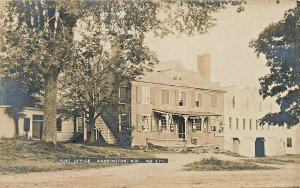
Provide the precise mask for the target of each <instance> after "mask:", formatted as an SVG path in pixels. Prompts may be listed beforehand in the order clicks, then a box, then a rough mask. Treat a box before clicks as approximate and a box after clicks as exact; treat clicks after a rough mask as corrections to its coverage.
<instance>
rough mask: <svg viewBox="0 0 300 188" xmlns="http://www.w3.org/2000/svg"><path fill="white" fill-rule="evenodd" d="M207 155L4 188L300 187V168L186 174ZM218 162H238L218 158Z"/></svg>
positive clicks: (15, 178)
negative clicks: (184, 167) (189, 165)
mask: <svg viewBox="0 0 300 188" xmlns="http://www.w3.org/2000/svg"><path fill="white" fill-rule="evenodd" d="M204 156H205V155H196V154H161V155H158V156H157V157H167V158H169V163H168V164H134V165H127V166H119V167H111V168H104V169H88V170H69V171H58V172H42V173H30V174H23V175H4V176H1V177H0V187H85V188H87V187H170V188H171V187H208V186H209V187H288V186H290V187H291V186H300V166H299V164H287V165H281V166H280V167H281V169H278V170H264V171H260V170H259V171H258V170H256V171H234V172H224V171H221V172H216V171H214V172H205V171H202V172H201V171H198V172H197V171H183V170H182V166H183V165H184V164H187V163H190V162H193V161H198V160H200V159H201V158H202V157H204ZM216 157H217V158H220V159H226V160H228V159H229V160H233V159H237V158H233V157H229V156H225V155H216Z"/></svg>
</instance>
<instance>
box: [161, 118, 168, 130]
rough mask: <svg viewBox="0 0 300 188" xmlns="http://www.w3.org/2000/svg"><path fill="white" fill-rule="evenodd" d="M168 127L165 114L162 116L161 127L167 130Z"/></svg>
mask: <svg viewBox="0 0 300 188" xmlns="http://www.w3.org/2000/svg"><path fill="white" fill-rule="evenodd" d="M167 128H168V123H167V118H166V117H165V116H162V117H161V129H162V130H163V131H166V130H167Z"/></svg>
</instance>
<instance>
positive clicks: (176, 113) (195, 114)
mask: <svg viewBox="0 0 300 188" xmlns="http://www.w3.org/2000/svg"><path fill="white" fill-rule="evenodd" d="M153 111H154V112H158V113H161V114H172V115H189V116H221V114H215V113H211V112H194V111H177V110H160V109H153Z"/></svg>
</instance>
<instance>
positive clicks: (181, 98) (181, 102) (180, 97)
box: [178, 91, 186, 106]
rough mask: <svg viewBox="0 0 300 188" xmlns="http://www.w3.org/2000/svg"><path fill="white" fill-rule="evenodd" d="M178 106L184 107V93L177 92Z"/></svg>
mask: <svg viewBox="0 0 300 188" xmlns="http://www.w3.org/2000/svg"><path fill="white" fill-rule="evenodd" d="M178 104H179V106H186V91H180V92H179V103H178Z"/></svg>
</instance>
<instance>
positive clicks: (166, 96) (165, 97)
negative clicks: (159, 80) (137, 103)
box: [161, 89, 170, 104]
mask: <svg viewBox="0 0 300 188" xmlns="http://www.w3.org/2000/svg"><path fill="white" fill-rule="evenodd" d="M161 104H170V91H169V90H168V89H162V90H161Z"/></svg>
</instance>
